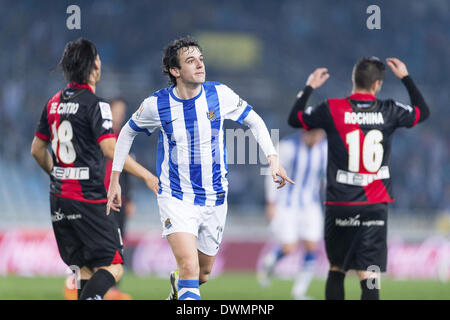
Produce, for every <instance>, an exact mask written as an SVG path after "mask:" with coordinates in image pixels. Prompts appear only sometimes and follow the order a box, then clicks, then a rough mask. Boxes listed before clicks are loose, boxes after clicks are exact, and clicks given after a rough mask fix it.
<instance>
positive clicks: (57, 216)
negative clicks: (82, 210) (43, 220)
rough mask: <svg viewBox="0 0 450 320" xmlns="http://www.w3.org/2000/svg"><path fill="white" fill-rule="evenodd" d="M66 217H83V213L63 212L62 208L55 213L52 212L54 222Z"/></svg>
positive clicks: (74, 218)
mask: <svg viewBox="0 0 450 320" xmlns="http://www.w3.org/2000/svg"><path fill="white" fill-rule="evenodd" d="M64 219H67V220H77V219H81V214H64V213H62V212H61V208H59V209H58V211H54V214H52V222H58V221H61V220H64Z"/></svg>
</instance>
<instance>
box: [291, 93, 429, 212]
mask: <svg viewBox="0 0 450 320" xmlns="http://www.w3.org/2000/svg"><path fill="white" fill-rule="evenodd" d="M419 117H420V110H419V109H418V108H417V107H411V106H407V105H403V104H401V103H399V102H396V101H394V100H378V99H376V97H375V96H373V95H370V94H360V93H356V94H352V95H350V96H349V97H347V98H345V99H328V100H327V101H325V102H323V103H321V104H319V105H317V106H315V107H307V108H305V110H304V111H303V112H299V113H298V118H299V120H300V123H301V124H302V126H303V127H304V128H305V129H306V130H308V129H312V128H323V129H325V131H326V132H327V139H328V168H327V195H326V202H325V203H326V204H329V205H364V204H373V203H383V202H393V201H394V198H393V195H392V185H391V179H390V171H389V160H390V154H391V142H392V134H393V132H394V131H395V129H396V128H399V127H408V128H410V127H413V126H414V125H416V124H417V123H418V121H419Z"/></svg>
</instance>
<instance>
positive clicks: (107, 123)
mask: <svg viewBox="0 0 450 320" xmlns="http://www.w3.org/2000/svg"><path fill="white" fill-rule="evenodd" d="M36 137H38V138H40V139H43V140H45V141H49V142H51V146H52V157H53V164H54V167H53V171H52V173H51V184H50V193H52V194H54V195H55V196H58V197H62V198H68V199H74V200H80V201H86V202H106V195H107V193H106V188H105V184H104V176H105V160H106V159H105V157H104V155H103V152H102V150H101V149H100V146H99V143H100V141H102V140H103V139H106V138H114V137H115V136H114V134H113V131H112V114H111V108H110V106H109V104H108V103H107V102H106V101H104V100H103V99H101V98H99V97H97V96H96V95H95V94H94V93H93V92H92V91H91V89H90V87H89V86H88V85H86V84H75V83H70V84H69V85H68V87H67V88H65V89H64V90H60V91H58V92H57V93H56V94H55V95H54V96H53V97H52V98H51V99H50V100H49V101H48V102H47V105H46V106H45V108H44V110H43V112H42V115H41V119H40V121H39V124H38V128H37V130H36Z"/></svg>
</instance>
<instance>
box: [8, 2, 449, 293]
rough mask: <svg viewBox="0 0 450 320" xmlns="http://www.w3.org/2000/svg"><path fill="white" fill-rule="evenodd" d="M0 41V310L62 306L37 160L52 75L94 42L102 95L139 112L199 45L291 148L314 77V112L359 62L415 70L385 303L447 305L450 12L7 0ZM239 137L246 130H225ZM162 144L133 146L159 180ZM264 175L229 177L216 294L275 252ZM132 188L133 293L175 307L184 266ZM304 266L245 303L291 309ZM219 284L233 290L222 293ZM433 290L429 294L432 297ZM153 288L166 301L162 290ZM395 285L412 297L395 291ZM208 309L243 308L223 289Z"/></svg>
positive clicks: (345, 85) (399, 152) (399, 140)
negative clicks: (391, 61) (171, 62)
mask: <svg viewBox="0 0 450 320" xmlns="http://www.w3.org/2000/svg"><path fill="white" fill-rule="evenodd" d="M71 4H76V5H78V6H79V7H80V8H81V30H68V29H67V27H66V19H67V18H68V16H69V15H68V14H67V13H66V8H67V7H68V6H69V5H71ZM371 4H377V5H379V6H380V8H381V30H368V29H367V27H366V19H367V17H368V16H369V15H368V14H366V8H367V7H368V6H369V5H371ZM0 30H1V31H0V48H2V50H0V114H1V116H0V181H1V184H0V299H44V298H53V299H57V298H61V297H62V295H61V292H62V291H61V290H60V289H58V288H60V287H62V283H63V278H61V277H62V276H63V275H64V273H65V267H64V265H63V264H62V262H61V261H60V259H59V256H58V252H57V248H56V245H55V243H54V239H53V235H52V231H51V222H50V217H49V204H48V178H47V177H46V175H45V174H44V173H43V172H42V171H41V170H40V169H39V167H38V165H37V164H36V163H35V162H34V160H33V159H32V157H31V156H30V153H29V150H30V145H31V141H32V139H33V135H34V130H35V127H36V124H37V121H38V119H39V115H40V113H41V110H42V108H43V106H44V104H45V103H46V101H47V99H48V98H49V97H50V96H51V95H52V94H53V93H54V92H56V91H57V90H59V89H60V88H62V87H63V86H65V81H64V79H63V76H62V73H61V72H60V70H58V69H57V68H56V65H57V62H58V61H59V58H60V56H61V54H62V50H63V48H64V45H65V43H66V42H67V41H70V40H73V39H76V38H78V37H85V38H88V39H90V40H92V41H93V42H94V43H95V44H96V45H97V48H98V50H99V52H100V56H101V59H102V63H103V65H102V67H103V70H102V72H103V73H102V81H101V82H100V84H99V85H98V89H97V93H98V95H100V96H102V97H105V98H107V99H111V98H114V97H123V98H124V99H125V100H126V101H127V103H128V115H131V113H132V112H134V111H135V109H137V107H138V106H139V104H140V102H141V101H142V100H143V99H144V98H146V97H147V96H148V95H149V94H151V93H152V92H153V91H155V90H157V89H159V88H161V87H164V86H166V85H167V80H166V78H165V77H164V76H163V75H162V74H161V56H162V50H163V48H164V47H165V46H166V45H167V44H168V42H170V41H171V40H173V39H175V38H177V37H179V36H184V35H187V34H189V35H192V36H194V37H195V38H196V39H197V40H199V42H200V45H201V46H202V47H203V49H204V54H205V58H206V69H207V79H208V80H214V81H219V82H223V83H225V84H227V85H229V86H230V87H231V88H233V89H234V91H236V92H237V93H238V94H239V95H241V96H242V97H243V98H244V99H246V100H247V101H248V102H249V103H250V104H251V105H253V106H254V107H255V109H256V110H257V111H258V113H260V114H261V116H262V117H263V119H264V120H265V121H266V124H267V126H268V127H269V128H279V129H280V137H283V136H285V135H287V134H289V133H291V132H293V129H291V128H289V127H288V126H287V113H288V112H289V110H290V108H291V105H292V103H293V101H294V98H295V95H296V93H297V92H298V90H299V89H301V88H302V87H303V86H304V83H305V80H306V78H307V76H308V74H309V73H310V72H311V71H312V70H313V69H314V68H316V67H319V66H326V67H328V69H329V71H330V74H331V78H330V80H329V81H328V82H327V83H326V85H325V86H324V87H322V88H321V89H320V90H318V92H317V93H315V94H314V96H313V99H312V100H313V101H311V102H318V101H320V100H322V99H324V98H325V97H331V96H344V95H347V94H348V93H349V92H350V89H351V77H350V75H351V70H352V66H353V64H354V63H355V62H356V60H357V59H359V58H360V57H362V56H372V55H375V56H378V57H380V58H382V59H384V58H386V57H390V56H396V57H399V58H400V59H402V60H403V61H405V62H406V64H407V66H408V69H409V71H410V74H411V75H412V77H413V78H414V80H415V81H416V83H417V85H418V87H419V88H420V89H421V91H422V93H423V95H424V97H425V99H426V101H427V102H428V104H429V106H430V108H431V112H432V114H431V118H430V119H429V120H428V121H426V122H425V123H424V124H421V125H420V126H418V127H417V128H415V129H414V130H411V131H409V130H404V129H403V130H399V131H398V132H397V134H396V135H395V137H394V141H393V147H392V165H391V168H392V170H391V172H392V175H393V181H394V191H395V195H396V202H395V203H394V204H392V205H391V206H390V212H389V213H390V221H389V247H390V251H389V259H388V260H389V266H388V272H387V274H386V279H387V280H386V281H387V283H389V281H391V279H392V280H396V281H394V282H392V283H391V284H389V285H386V289H385V290H386V291H385V292H386V293H384V292H382V298H383V294H385V295H384V297H388V298H389V297H391V298H399V299H401V298H408V299H409V298H411V299H414V298H416V299H439V298H441V299H450V283H449V282H448V279H449V277H450V243H449V236H450V126H449V118H450V109H449V107H448V106H449V102H450V90H449V89H450V58H449V57H450V2H449V1H448V0H429V1H426V2H425V1H418V0H417V1H407V0H398V1H389V2H387V1H383V2H381V1H365V0H364V1H357V2H355V1H324V0H316V1H298V0H280V1H264V2H261V1H256V0H246V1H235V0H228V1H206V0H196V1H180V0H177V1H137V0H135V1H125V0H117V1H114V2H112V1H106V0H95V1H31V0H29V1H26V0H19V1H6V0H0ZM379 97H380V98H388V97H395V98H397V99H398V100H399V101H402V102H405V103H409V98H408V96H407V92H406V90H405V88H404V87H403V86H402V84H401V83H400V81H398V80H397V79H396V78H395V77H394V76H393V75H392V74H391V73H389V72H388V73H387V76H386V79H385V83H384V86H383V89H382V92H381V94H380V95H379ZM228 127H229V128H235V127H237V126H235V125H234V124H233V123H229V124H228ZM156 142H157V141H156V138H155V135H153V136H151V137H150V138H148V137H147V136H144V135H142V136H138V138H137V139H136V140H135V144H134V145H133V150H132V151H133V153H134V154H135V156H136V158H137V160H138V161H139V162H141V163H143V164H144V165H145V166H146V167H147V168H149V169H151V170H152V171H153V172H154V168H155V155H156ZM260 167H261V166H260V165H230V166H229V168H230V173H229V180H230V192H229V197H228V202H229V213H228V221H227V226H226V229H225V234H224V243H223V247H222V249H221V252H220V255H219V257H218V259H217V264H216V266H215V269H214V273H215V274H216V276H217V277H218V280H217V284H216V285H217V286H221V285H222V284H223V286H225V285H227V284H228V286H231V289H230V290H231V291H230V292H232V291H233V288H234V289H235V290H236V289H238V288H239V287H240V285H239V283H240V282H239V281H244V280H242V279H243V278H245V279H247V281H250V282H251V283H253V285H254V286H255V288H256V281H255V280H254V274H253V272H254V271H255V268H256V267H257V265H258V263H259V257H260V254H261V252H263V251H264V250H266V249H267V248H268V245H267V244H265V241H270V238H269V233H268V230H267V221H266V220H265V214H264V192H263V185H264V184H263V176H261V175H260V174H259V173H260ZM133 190H134V191H133V192H134V199H135V201H136V203H137V213H136V215H135V216H134V217H133V218H132V219H131V220H130V221H129V224H128V235H127V237H126V239H125V242H126V245H127V249H126V258H127V267H128V270H129V273H128V276H127V277H126V278H125V279H124V281H123V286H124V287H125V289H128V291H129V292H130V294H131V295H133V294H134V295H135V297H138V298H156V299H157V298H158V297H159V298H165V295H166V291H167V292H168V286H167V283H166V282H164V281H166V280H165V279H166V278H167V275H168V272H169V271H170V270H171V269H172V268H173V266H174V260H173V258H172V257H171V254H170V250H169V248H168V247H167V244H166V242H165V241H163V240H161V239H160V237H159V216H158V210H157V205H156V199H155V197H154V196H153V195H152V194H151V193H150V192H149V191H147V190H146V189H145V188H144V185H143V184H141V183H140V182H139V181H137V180H134V188H133ZM269 245H270V244H269ZM299 254H300V252H297V253H296V254H294V255H292V256H289V257H287V258H286V259H285V260H284V261H283V262H282V263H281V264H280V265H279V266H278V267H277V275H278V276H279V278H280V279H281V280H279V281H281V282H277V283H275V284H274V286H275V287H277V286H278V287H280V288H282V287H283V286H285V287H286V290H282V289H280V290H275V289H274V290H272V291H271V290H270V289H269V290H268V291H264V292H265V293H263V294H262V295H256V293H255V295H254V296H252V295H251V293H249V294H248V295H245V294H243V295H242V298H243V299H245V298H248V299H252V298H253V299H258V298H260V299H289V288H288V284H286V283H289V279H291V278H292V275H293V274H294V273H295V272H296V271H297V270H298V268H299V265H300V263H299V261H300V257H299ZM326 268H327V260H326V257H325V255H324V253H323V251H322V255H321V263H320V265H319V268H318V270H317V280H316V281H315V282H314V283H313V286H312V290H313V291H314V292H313V294H312V296H314V297H315V298H323V285H324V282H323V279H324V275H325V274H326ZM230 272H233V273H232V275H234V276H230ZM236 272H238V273H236ZM55 275H56V276H59V277H60V278H56V279H53V280H52V279H47V280H45V284H46V285H49V284H50V283H52V282H51V281H53V283H55V285H54V286H51V285H49V288H55V289H54V290H53V289H48V290H50V291H49V292H48V294H43V293H42V290H41V289H40V290H36V291H33V290H32V287H33V283H34V284H35V285H37V286H38V285H39V286H40V284H41V283H44V282H42V281H43V280H42V278H34V277H37V276H39V277H47V276H55ZM23 276H26V277H27V278H22V277H23ZM139 277H144V278H139ZM160 277H162V278H163V279H162V280H158V279H159V278H160ZM221 277H225V278H224V279H229V278H230V279H237V280H236V282H232V281H226V280H224V279H222V282H220V281H219V280H220V278H221ZM227 277H229V278H227ZM242 277H243V278H242ZM45 279H46V278H45ZM139 279H146V281H148V282H146V281H144V280H139ZM400 280H403V281H401V282H400ZM33 281H36V282H33ZM127 281H129V284H128V286H129V287H127ZM133 281H134V282H133ZM158 281H163V282H161V283H164V284H159V283H160V282H158ZM283 281H288V282H283ZM397 281H398V282H397ZM130 283H134V284H133V285H132V284H130ZM221 283H222V284H221ZM401 283H403V284H401ZM408 283H409V284H411V285H410V287H408ZM425 283H427V284H429V285H430V287H429V290H428V291H427V290H426V289H424V288H427V286H426V284H425ZM158 285H159V286H160V287H161V288H162V289H161V290H163V293H162V294H161V292H160V293H158V294H155V293H154V292H156V290H157V289H156V288H158ZM233 285H235V286H234V287H233ZM151 286H153V289H151V290H150V289H149V288H150V287H151ZM214 286H215V285H214ZM208 287H213V285H212V284H210V285H209V286H208ZM250 287H251V286H250ZM40 288H42V286H40ZM283 288H284V287H283ZM400 288H403V289H401V290H403V292H406V291H407V292H408V294H407V295H401V294H400V293H399V294H398V295H395V294H393V295H389V292H391V293H392V292H397V291H398V290H400ZM405 288H407V289H405ZM147 289H149V291H148V294H146V291H145V290H147ZM52 290H53V291H52ZM55 290H56V291H55ZM133 290H134V291H133ZM205 290H206V292H207V290H210V289H208V288H207V287H205ZM221 290H222V289H221ZM355 290H356V289H355ZM389 290H391V291H389ZM396 290H397V291H396ZM356 291H357V290H356ZM356 291H355V292H356ZM221 292H222V293H223V292H224V290H222V291H221ZM252 292H256V290H255V291H252ZM316 292H317V293H316ZM398 292H400V291H398ZM355 294H356V293H355ZM357 295H358V294H356V296H355V297H356V298H357ZM210 297H211V298H215V299H221V298H227V297H232V298H235V299H239V296H237V295H234V296H233V295H226V294H224V295H223V296H221V295H220V294H219V293H217V295H214V294H213V295H210Z"/></svg>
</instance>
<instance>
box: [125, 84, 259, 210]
mask: <svg viewBox="0 0 450 320" xmlns="http://www.w3.org/2000/svg"><path fill="white" fill-rule="evenodd" d="M173 91H174V87H170V88H165V89H161V90H159V91H157V92H155V93H154V94H152V95H151V96H150V97H149V98H147V99H145V100H144V102H143V103H142V104H141V106H140V107H139V109H138V110H137V111H136V112H135V113H134V114H133V116H132V118H131V119H130V120H129V121H128V124H129V125H130V127H131V128H132V129H133V130H135V131H137V132H145V133H147V134H148V135H150V134H151V133H152V132H154V131H155V130H156V129H157V128H160V129H161V130H160V133H159V140H158V148H157V164H156V172H157V175H158V178H159V192H160V193H162V192H166V193H168V194H170V195H172V196H173V197H176V198H178V199H180V200H186V201H188V202H190V203H193V204H197V205H212V206H214V205H221V204H223V203H224V201H225V198H226V194H227V190H228V189H227V188H228V180H227V172H228V167H227V161H226V157H227V155H226V148H225V134H224V120H226V119H230V120H233V121H236V122H238V123H242V122H243V120H244V119H245V118H246V117H247V115H248V114H249V112H250V111H251V110H252V107H251V106H250V105H248V104H247V102H245V101H244V100H242V99H241V98H240V97H239V96H238V95H237V94H236V93H234V92H233V91H232V90H231V89H230V88H228V87H227V86H225V85H223V84H220V83H217V82H205V83H203V84H202V86H201V91H200V93H199V94H198V95H197V96H196V97H193V98H192V99H188V100H182V99H179V98H178V97H177V96H176V95H175V94H174V92H173Z"/></svg>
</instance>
